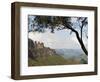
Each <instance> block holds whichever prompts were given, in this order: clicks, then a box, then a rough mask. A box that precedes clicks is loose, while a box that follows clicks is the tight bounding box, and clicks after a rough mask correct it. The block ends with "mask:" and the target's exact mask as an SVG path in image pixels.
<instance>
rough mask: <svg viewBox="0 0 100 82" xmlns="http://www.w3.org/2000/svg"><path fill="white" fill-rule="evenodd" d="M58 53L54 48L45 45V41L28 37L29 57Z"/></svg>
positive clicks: (34, 57) (43, 56)
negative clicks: (41, 41)
mask: <svg viewBox="0 0 100 82" xmlns="http://www.w3.org/2000/svg"><path fill="white" fill-rule="evenodd" d="M52 55H57V54H56V51H55V50H54V49H51V48H49V47H45V46H44V44H43V43H40V42H37V41H32V40H31V39H28V57H29V58H31V59H34V60H35V59H36V58H37V57H42V58H46V57H47V56H52Z"/></svg>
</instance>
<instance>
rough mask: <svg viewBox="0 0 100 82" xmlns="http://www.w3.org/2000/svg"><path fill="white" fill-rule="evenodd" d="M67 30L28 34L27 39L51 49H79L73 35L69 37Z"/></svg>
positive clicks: (47, 30)
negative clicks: (41, 43)
mask: <svg viewBox="0 0 100 82" xmlns="http://www.w3.org/2000/svg"><path fill="white" fill-rule="evenodd" d="M69 32H70V31H69V30H66V29H65V30H59V31H57V30H55V33H51V32H50V29H46V32H45V33H39V32H29V38H30V39H32V40H34V41H39V42H43V43H44V46H46V47H50V48H53V49H80V45H79V43H78V41H77V39H76V36H75V34H74V33H72V34H71V35H70V33H69Z"/></svg>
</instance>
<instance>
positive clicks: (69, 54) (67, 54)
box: [55, 49, 87, 60]
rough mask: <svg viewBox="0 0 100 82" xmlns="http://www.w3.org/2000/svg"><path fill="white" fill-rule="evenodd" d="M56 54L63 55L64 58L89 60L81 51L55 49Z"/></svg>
mask: <svg viewBox="0 0 100 82" xmlns="http://www.w3.org/2000/svg"><path fill="white" fill-rule="evenodd" d="M55 51H56V53H57V54H59V55H62V56H63V57H64V58H66V59H68V58H75V59H78V60H81V59H82V58H83V59H85V60H87V56H86V55H85V54H84V52H83V51H82V50H81V49H55Z"/></svg>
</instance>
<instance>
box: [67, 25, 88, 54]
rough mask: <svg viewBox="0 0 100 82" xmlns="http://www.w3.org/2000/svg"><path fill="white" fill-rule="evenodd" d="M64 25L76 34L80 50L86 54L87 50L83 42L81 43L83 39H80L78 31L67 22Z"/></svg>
mask: <svg viewBox="0 0 100 82" xmlns="http://www.w3.org/2000/svg"><path fill="white" fill-rule="evenodd" d="M66 27H67V28H68V29H70V30H71V31H72V32H74V33H75V34H76V37H77V40H78V42H79V44H80V46H81V48H82V50H83V51H84V53H85V54H86V55H88V51H87V49H86V48H85V45H84V43H83V40H81V38H80V37H79V33H78V32H77V31H76V30H75V29H73V28H72V27H71V26H70V25H68V24H67V25H66Z"/></svg>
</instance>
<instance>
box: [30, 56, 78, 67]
mask: <svg viewBox="0 0 100 82" xmlns="http://www.w3.org/2000/svg"><path fill="white" fill-rule="evenodd" d="M70 64H80V62H79V61H76V60H73V61H72V60H70V59H64V58H63V57H61V56H59V55H52V56H50V55H49V56H47V57H38V58H37V59H35V60H33V59H31V58H29V59H28V66H46V65H70Z"/></svg>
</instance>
